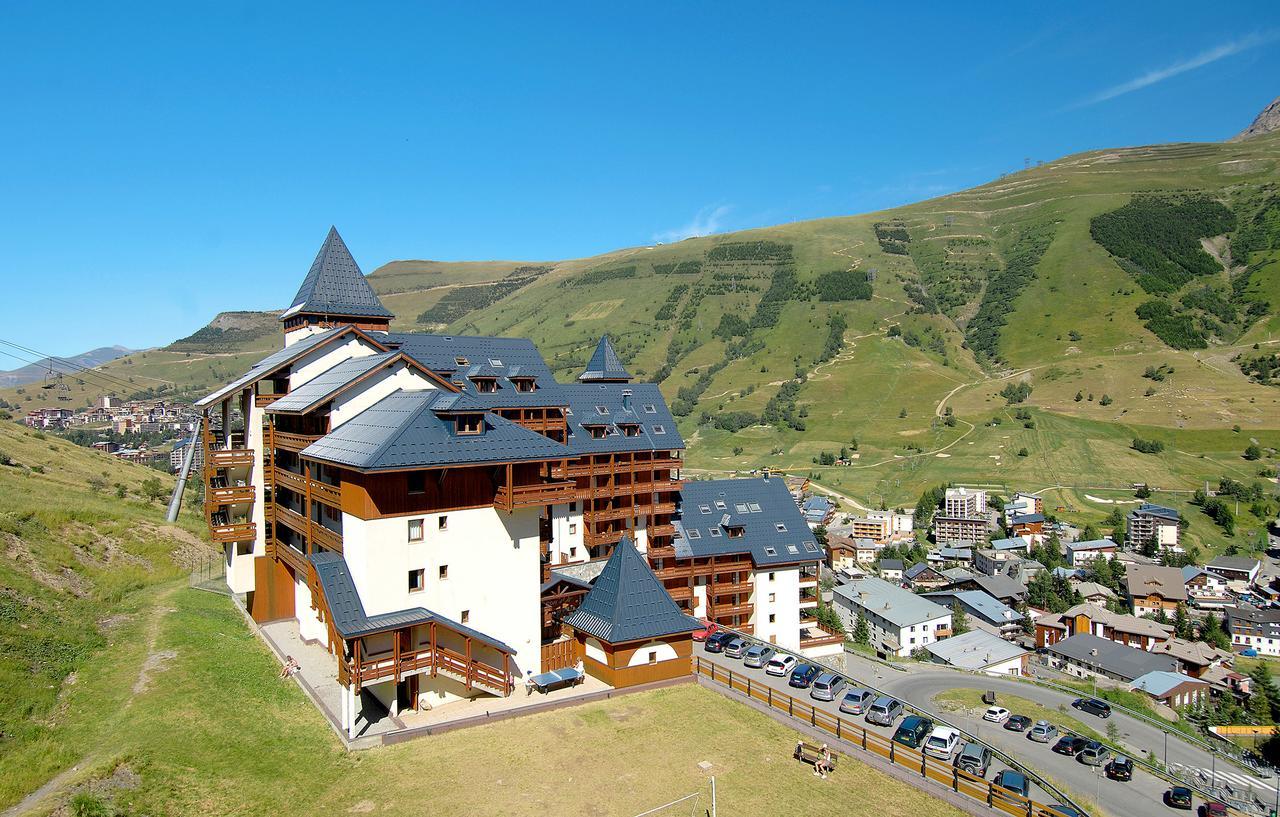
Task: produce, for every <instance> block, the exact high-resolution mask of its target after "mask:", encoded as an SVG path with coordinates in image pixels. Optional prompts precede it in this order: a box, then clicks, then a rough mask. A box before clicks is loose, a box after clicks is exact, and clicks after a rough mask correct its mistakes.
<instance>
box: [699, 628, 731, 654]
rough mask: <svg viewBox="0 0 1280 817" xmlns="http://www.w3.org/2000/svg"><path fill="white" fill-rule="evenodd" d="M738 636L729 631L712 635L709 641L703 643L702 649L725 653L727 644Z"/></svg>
mask: <svg viewBox="0 0 1280 817" xmlns="http://www.w3.org/2000/svg"><path fill="white" fill-rule="evenodd" d="M736 635H737V634H736V633H732V632H729V631H728V630H721V631H720V632H718V633H712V634H711V635H710V636H709V637H708V638H707V640H706V641H705V642H703V645H702V648H703V649H704V650H706V651H707V652H724V645H725V642H727V641H729V640H730V639H732V638H734V637H735V636H736Z"/></svg>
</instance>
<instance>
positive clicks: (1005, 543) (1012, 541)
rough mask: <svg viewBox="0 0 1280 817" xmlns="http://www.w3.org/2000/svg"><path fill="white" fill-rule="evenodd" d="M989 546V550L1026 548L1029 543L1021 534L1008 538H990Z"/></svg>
mask: <svg viewBox="0 0 1280 817" xmlns="http://www.w3.org/2000/svg"><path fill="white" fill-rule="evenodd" d="M989 546H990V549H991V550H996V551H1006V550H1026V549H1027V548H1028V547H1030V546H1031V543H1030V542H1028V541H1027V540H1026V539H1023V538H1022V537H1021V536H1013V537H1010V538H1008V539H992V540H991V542H990V545H989Z"/></svg>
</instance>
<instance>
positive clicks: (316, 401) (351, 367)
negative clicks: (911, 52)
mask: <svg viewBox="0 0 1280 817" xmlns="http://www.w3.org/2000/svg"><path fill="white" fill-rule="evenodd" d="M396 355H397V353H396V352H381V353H379V354H376V355H365V356H364V357H353V358H348V359H347V360H344V361H342V362H341V363H339V364H338V365H337V366H333V367H332V368H330V369H328V370H326V371H324V372H321V373H320V374H318V375H316V376H315V377H313V378H312V379H311V380H308V381H307V382H306V383H303V384H302V385H301V386H299V387H298V388H296V389H294V390H293V391H291V392H289V393H288V394H286V395H284V396H283V397H280V398H278V399H277V400H274V401H273V402H272V403H271V404H270V405H269V406H267V408H266V411H268V412H270V413H276V412H285V413H298V414H304V413H306V412H308V411H310V410H311V409H313V408H315V407H316V406H318V405H320V404H321V403H323V402H325V401H326V400H329V399H331V398H332V397H333V396H334V395H336V394H337V393H338V392H340V391H342V390H343V389H344V388H345V387H346V386H347V385H348V384H350V383H352V382H353V381H355V380H357V379H359V378H361V377H363V376H364V375H366V374H368V373H369V372H371V371H373V370H374V369H376V368H378V367H379V366H381V365H382V364H384V363H387V362H388V361H390V360H391V359H392V358H394V357H396Z"/></svg>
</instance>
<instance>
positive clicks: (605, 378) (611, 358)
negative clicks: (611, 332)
mask: <svg viewBox="0 0 1280 817" xmlns="http://www.w3.org/2000/svg"><path fill="white" fill-rule="evenodd" d="M578 380H579V381H580V382H582V383H629V382H631V374H630V373H629V372H628V371H627V369H626V367H625V366H623V365H622V358H620V357H618V353H617V352H615V351H614V350H613V344H612V343H610V342H609V336H608V335H601V336H600V342H599V343H597V344H596V351H595V353H593V354H592V355H591V360H590V361H589V362H588V363H587V368H586V369H583V371H582V374H580V375H578Z"/></svg>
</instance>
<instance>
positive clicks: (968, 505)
mask: <svg viewBox="0 0 1280 817" xmlns="http://www.w3.org/2000/svg"><path fill="white" fill-rule="evenodd" d="M986 513H987V492H986V491H982V490H977V489H974V488H948V489H947V490H946V494H945V496H944V497H943V500H942V515H943V516H951V517H956V518H959V519H977V518H979V517H984V516H986Z"/></svg>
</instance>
